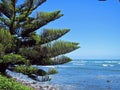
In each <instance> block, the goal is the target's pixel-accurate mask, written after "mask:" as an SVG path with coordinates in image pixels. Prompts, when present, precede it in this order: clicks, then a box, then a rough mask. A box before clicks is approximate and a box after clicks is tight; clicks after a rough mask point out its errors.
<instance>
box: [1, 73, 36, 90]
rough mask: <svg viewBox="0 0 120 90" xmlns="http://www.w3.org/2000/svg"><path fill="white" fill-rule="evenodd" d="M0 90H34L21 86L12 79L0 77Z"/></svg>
mask: <svg viewBox="0 0 120 90" xmlns="http://www.w3.org/2000/svg"><path fill="white" fill-rule="evenodd" d="M0 90H34V89H32V88H31V87H28V86H25V85H22V84H21V83H18V82H16V81H15V80H14V79H11V78H7V77H4V76H2V75H0Z"/></svg>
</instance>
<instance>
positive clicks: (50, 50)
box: [0, 0, 79, 80]
mask: <svg viewBox="0 0 120 90" xmlns="http://www.w3.org/2000/svg"><path fill="white" fill-rule="evenodd" d="M45 1H46V0H25V1H23V2H22V3H21V4H20V3H18V0H1V1H0V72H1V73H2V74H4V75H6V70H7V69H8V70H10V71H13V72H20V73H23V74H25V75H28V76H29V77H31V78H32V79H35V80H36V78H37V76H45V75H50V74H55V73H57V71H55V70H53V69H51V71H50V70H49V71H48V72H47V71H44V70H42V69H38V68H37V67H32V65H57V64H64V63H67V62H69V61H71V59H70V58H69V57H66V56H64V54H66V53H69V52H71V51H73V50H75V49H78V48H79V46H78V43H75V42H66V41H62V40H57V39H58V38H60V37H61V36H63V35H64V34H66V33H67V32H69V31H70V30H69V29H44V30H43V32H42V33H41V34H38V33H36V30H39V29H40V28H41V27H42V26H44V25H46V24H48V23H50V22H51V21H54V20H56V19H58V18H60V17H61V16H63V14H61V13H60V11H53V12H38V13H37V14H36V17H33V16H32V15H31V14H32V12H33V11H34V10H36V9H37V8H38V7H39V6H41V5H42V4H43V3H44V2H45ZM56 40H57V41H56Z"/></svg>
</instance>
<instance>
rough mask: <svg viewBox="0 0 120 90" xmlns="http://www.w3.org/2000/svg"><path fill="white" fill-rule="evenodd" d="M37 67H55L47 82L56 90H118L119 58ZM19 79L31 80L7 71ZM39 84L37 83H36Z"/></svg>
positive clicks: (119, 80) (119, 81)
mask: <svg viewBox="0 0 120 90" xmlns="http://www.w3.org/2000/svg"><path fill="white" fill-rule="evenodd" d="M38 68H44V69H48V68H56V69H57V70H58V74H55V75H51V76H50V77H51V78H52V80H51V81H49V82H44V83H40V84H44V85H53V86H55V87H57V88H59V89H58V90H120V60H80V59H75V60H73V61H71V62H69V63H66V64H62V65H56V66H42V67H41V66H39V67H38ZM9 74H11V76H13V77H15V78H18V79H19V80H25V81H29V82H30V81H32V80H31V79H28V77H27V76H23V75H22V74H17V73H13V72H9ZM38 84H39V83H38Z"/></svg>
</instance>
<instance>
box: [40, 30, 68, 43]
mask: <svg viewBox="0 0 120 90" xmlns="http://www.w3.org/2000/svg"><path fill="white" fill-rule="evenodd" d="M69 31H70V29H44V30H43V33H42V34H41V35H40V36H41V38H40V39H41V40H40V44H45V43H49V42H51V41H54V40H57V39H58V38H60V37H61V36H63V35H64V34H66V33H68V32H69Z"/></svg>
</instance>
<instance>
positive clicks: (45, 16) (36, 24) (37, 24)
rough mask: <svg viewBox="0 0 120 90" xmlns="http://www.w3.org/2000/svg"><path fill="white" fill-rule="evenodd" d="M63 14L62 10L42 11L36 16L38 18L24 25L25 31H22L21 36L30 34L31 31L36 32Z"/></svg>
mask: <svg viewBox="0 0 120 90" xmlns="http://www.w3.org/2000/svg"><path fill="white" fill-rule="evenodd" d="M61 16H63V14H60V11H54V12H49V13H45V12H43V13H40V14H39V15H38V17H37V18H36V20H34V21H32V22H29V23H28V24H25V25H23V31H22V33H21V36H23V37H24V36H26V35H28V34H29V33H31V32H34V31H36V30H37V29H39V28H41V27H42V26H44V25H46V24H48V23H49V22H51V21H54V20H56V19H58V18H60V17H61Z"/></svg>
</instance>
